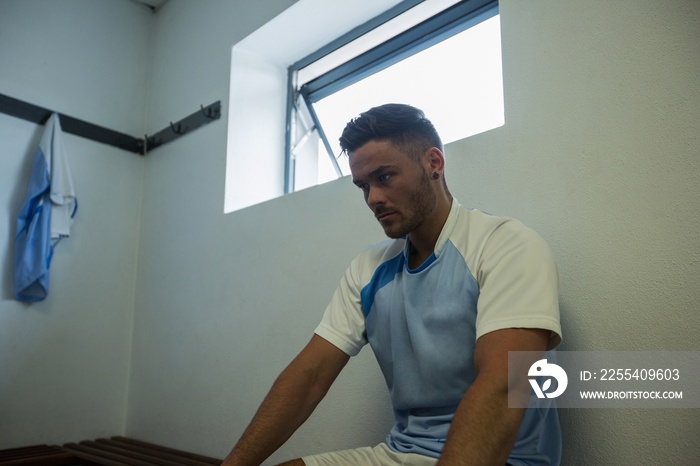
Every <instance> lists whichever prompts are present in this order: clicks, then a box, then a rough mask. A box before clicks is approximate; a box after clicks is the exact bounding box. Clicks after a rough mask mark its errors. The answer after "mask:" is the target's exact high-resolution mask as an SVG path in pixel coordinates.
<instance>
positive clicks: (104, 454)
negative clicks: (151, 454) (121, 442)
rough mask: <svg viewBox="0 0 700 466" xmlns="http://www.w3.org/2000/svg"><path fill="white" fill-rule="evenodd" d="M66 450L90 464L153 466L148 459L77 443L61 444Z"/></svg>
mask: <svg viewBox="0 0 700 466" xmlns="http://www.w3.org/2000/svg"><path fill="white" fill-rule="evenodd" d="M63 448H65V449H66V450H69V451H72V452H73V453H75V455H76V456H77V457H78V458H81V459H82V458H87V457H89V460H90V461H92V462H93V463H92V464H101V465H102V464H104V465H109V466H117V465H119V466H153V463H151V462H149V461H142V460H139V459H136V458H130V457H128V456H124V455H119V454H115V453H111V452H108V451H104V450H100V449H96V448H91V447H88V446H85V445H82V444H78V443H67V444H65V445H63Z"/></svg>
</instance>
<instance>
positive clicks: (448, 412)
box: [362, 243, 479, 457]
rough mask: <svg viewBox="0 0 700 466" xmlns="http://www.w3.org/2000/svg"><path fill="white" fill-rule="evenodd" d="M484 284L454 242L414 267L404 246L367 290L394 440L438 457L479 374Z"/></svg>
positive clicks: (404, 448) (399, 446) (369, 324)
mask: <svg viewBox="0 0 700 466" xmlns="http://www.w3.org/2000/svg"><path fill="white" fill-rule="evenodd" d="M478 297H479V288H478V286H477V283H476V280H475V279H474V277H473V276H472V274H471V272H470V271H469V269H468V268H467V266H466V263H465V261H464V258H463V257H462V255H461V254H460V253H459V252H458V251H457V249H456V248H455V247H454V246H453V245H452V244H451V243H448V244H447V245H446V246H445V248H444V249H443V251H442V252H441V254H440V255H439V257H435V256H434V255H433V256H431V258H430V259H428V261H426V263H425V264H423V265H422V266H421V268H419V269H417V270H414V271H410V270H409V269H408V267H407V264H406V260H405V256H404V254H403V252H402V253H401V254H399V255H398V256H396V257H395V258H393V259H391V260H389V261H387V262H385V263H384V264H382V265H381V266H380V267H379V268H377V271H376V272H375V274H374V277H373V278H372V281H371V282H370V283H369V284H368V285H367V286H366V287H365V288H364V289H363V290H362V305H363V309H364V312H365V313H366V314H367V316H366V328H367V339H368V341H369V343H370V345H371V346H372V350H373V351H374V353H375V355H376V357H377V361H378V362H379V366H380V367H381V369H382V372H383V374H384V377H385V379H386V383H387V386H388V387H389V391H390V394H391V400H392V405H393V407H394V415H395V418H396V425H395V426H394V428H393V429H392V431H391V432H390V434H389V437H388V442H389V445H390V446H391V447H392V448H394V449H396V450H398V451H401V452H408V453H420V454H423V455H429V456H434V457H437V456H438V455H439V453H440V451H441V450H442V444H443V443H444V441H445V437H446V436H447V431H448V429H449V426H450V422H451V420H452V416H453V413H454V411H455V409H456V407H457V405H458V404H459V402H460V401H461V399H462V396H463V395H464V393H465V392H466V390H467V388H468V387H469V386H470V385H471V383H472V382H473V381H474V379H475V377H476V373H475V371H474V355H473V352H474V346H475V343H476V342H475V338H476V328H475V325H476V303H477V300H478Z"/></svg>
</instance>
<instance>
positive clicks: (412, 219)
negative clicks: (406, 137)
mask: <svg viewBox="0 0 700 466" xmlns="http://www.w3.org/2000/svg"><path fill="white" fill-rule="evenodd" d="M349 159H350V171H351V172H352V179H353V183H354V184H355V185H357V187H359V188H360V189H362V192H363V194H364V196H365V202H366V203H367V205H368V206H369V208H370V209H371V210H372V212H373V213H374V215H375V217H376V218H377V220H379V223H380V224H381V225H382V228H383V229H384V233H386V235H387V236H388V237H390V238H402V237H404V236H406V235H408V234H409V233H411V232H412V231H414V230H416V229H418V228H419V227H420V226H421V225H422V224H423V222H424V221H425V219H426V218H427V217H428V216H429V215H430V213H431V212H432V211H433V209H434V208H435V206H436V203H437V195H436V193H435V191H434V189H433V187H432V185H431V182H430V179H429V178H428V174H427V172H426V168H425V167H424V166H423V164H422V163H419V162H416V161H414V160H412V159H410V158H409V156H408V155H406V154H405V153H403V152H401V151H400V150H399V149H397V148H396V147H394V145H393V144H392V143H391V142H390V141H386V140H380V141H370V142H368V143H366V144H365V145H363V146H362V147H360V148H359V149H357V150H356V151H354V152H351V153H350V154H349Z"/></svg>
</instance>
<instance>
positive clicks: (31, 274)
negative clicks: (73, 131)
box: [14, 113, 78, 302]
mask: <svg viewBox="0 0 700 466" xmlns="http://www.w3.org/2000/svg"><path fill="white" fill-rule="evenodd" d="M77 210H78V200H77V198H76V196H75V190H74V189H73V180H72V178H71V174H70V169H69V168H68V161H67V160H66V156H65V151H64V148H63V133H62V132H61V123H60V121H59V118H58V115H57V114H56V113H54V114H53V115H51V117H50V118H49V120H48V122H47V123H46V126H45V128H44V134H43V136H42V138H41V143H40V144H39V149H38V150H37V152H36V156H35V158H34V166H33V168H32V176H31V180H30V181H29V189H28V192H27V198H26V200H25V201H24V204H23V205H22V209H21V210H20V213H19V215H18V216H17V236H16V237H15V261H14V266H15V299H17V300H18V301H28V302H36V301H42V300H44V299H45V298H46V296H47V295H48V293H49V267H50V265H51V257H52V255H53V250H54V248H55V247H56V245H57V244H58V242H59V241H60V240H61V239H62V238H65V237H67V236H70V228H71V225H72V223H73V218H74V217H75V213H76V211H77Z"/></svg>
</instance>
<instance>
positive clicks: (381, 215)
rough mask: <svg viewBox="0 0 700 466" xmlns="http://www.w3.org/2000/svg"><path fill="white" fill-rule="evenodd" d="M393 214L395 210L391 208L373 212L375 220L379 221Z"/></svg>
mask: <svg viewBox="0 0 700 466" xmlns="http://www.w3.org/2000/svg"><path fill="white" fill-rule="evenodd" d="M395 214H396V212H395V211H393V210H388V211H387V210H385V211H381V212H376V213H375V214H374V216H375V217H377V220H379V221H380V222H381V221H382V220H386V219H387V218H389V217H391V216H392V215H395Z"/></svg>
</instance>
